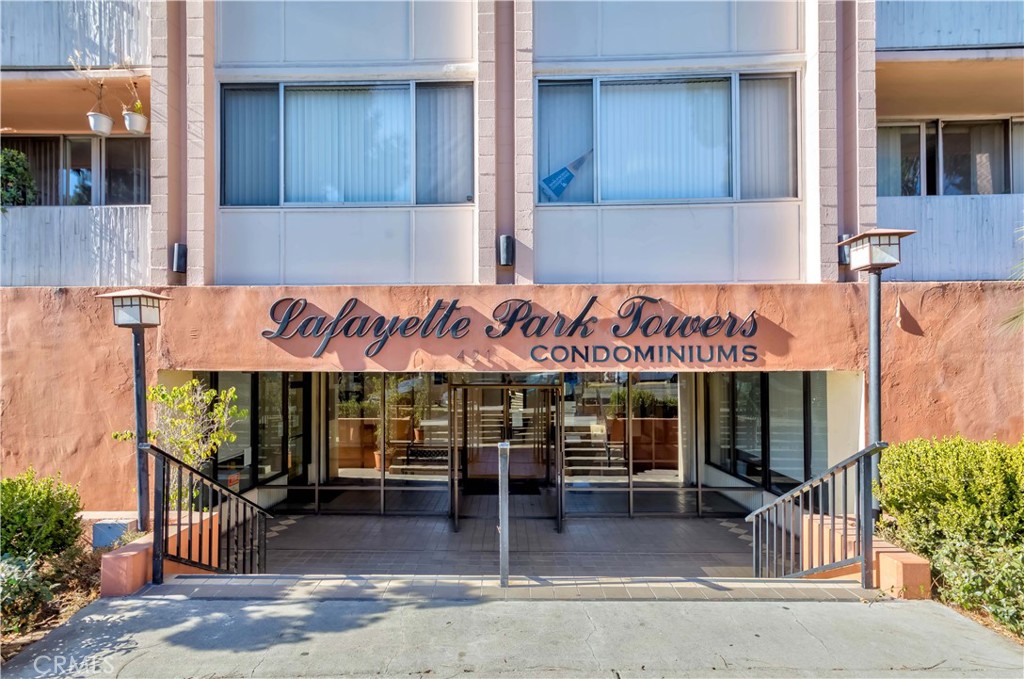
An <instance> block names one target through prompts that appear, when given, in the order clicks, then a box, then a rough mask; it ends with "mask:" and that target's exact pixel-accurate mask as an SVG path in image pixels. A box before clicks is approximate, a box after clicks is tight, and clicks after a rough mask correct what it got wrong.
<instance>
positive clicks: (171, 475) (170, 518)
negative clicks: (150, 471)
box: [140, 444, 271, 584]
mask: <svg viewBox="0 0 1024 679" xmlns="http://www.w3.org/2000/svg"><path fill="white" fill-rule="evenodd" d="M140 447H142V448H143V449H145V450H148V451H149V454H150V455H152V456H153V459H154V461H155V465H154V468H155V471H154V483H153V583H154V584H160V583H162V582H163V562H164V559H167V560H168V561H174V562H177V563H181V564H185V565H187V566H192V567H194V568H199V569H203V570H208V571H212V572H215V573H263V572H264V571H265V570H266V567H267V519H269V518H271V515H270V513H269V512H267V511H266V510H265V509H263V508H262V507H260V506H259V505H257V504H256V503H255V502H253V501H251V500H249V499H247V498H245V497H243V496H242V495H240V494H238V493H237V492H235V491H233V490H231V489H230V488H228V487H227V486H225V485H223V484H222V483H220V482H219V481H217V480H216V479H214V478H212V477H211V476H209V475H208V474H204V473H203V472H202V471H200V470H199V469H196V468H195V467H192V466H190V465H188V464H186V463H184V462H182V461H181V460H179V459H178V458H176V457H174V456H172V455H170V454H168V453H166V452H164V451H163V450H160V449H159V448H157V447H156V446H154V445H152V444H143V445H142V446H140Z"/></svg>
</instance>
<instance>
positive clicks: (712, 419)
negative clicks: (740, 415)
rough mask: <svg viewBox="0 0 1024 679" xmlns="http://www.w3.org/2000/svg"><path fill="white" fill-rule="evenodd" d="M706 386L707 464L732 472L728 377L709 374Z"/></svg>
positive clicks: (730, 410) (730, 408) (723, 374)
mask: <svg viewBox="0 0 1024 679" xmlns="http://www.w3.org/2000/svg"><path fill="white" fill-rule="evenodd" d="M705 379H706V381H707V385H708V390H707V396H708V399H707V400H708V402H707V404H706V405H705V407H706V408H707V412H708V414H707V417H708V462H710V463H711V464H713V465H717V466H719V467H721V468H722V469H724V470H726V471H731V470H732V425H731V424H730V419H731V416H732V415H731V413H732V405H731V404H730V399H729V375H728V374H727V373H711V374H708V375H707V376H706V377H705Z"/></svg>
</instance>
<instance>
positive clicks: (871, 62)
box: [856, 0, 878, 230]
mask: <svg viewBox="0 0 1024 679" xmlns="http://www.w3.org/2000/svg"><path fill="white" fill-rule="evenodd" d="M856 9H857V36H856V38H857V39H856V44H857V72H856V80H857V186H858V187H859V188H858V191H859V200H858V205H857V212H858V218H859V220H860V224H861V229H862V230H865V229H873V228H875V226H876V225H877V222H878V219H877V214H878V187H877V184H878V176H877V172H876V170H877V168H876V164H875V163H876V155H875V147H876V145H877V143H878V138H877V131H876V129H875V3H874V0H870V1H868V0H858V2H857V3H856Z"/></svg>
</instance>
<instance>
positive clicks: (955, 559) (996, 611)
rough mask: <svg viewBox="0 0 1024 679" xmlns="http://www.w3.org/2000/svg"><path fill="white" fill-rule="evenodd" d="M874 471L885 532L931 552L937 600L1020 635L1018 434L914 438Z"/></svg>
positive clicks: (1022, 513)
mask: <svg viewBox="0 0 1024 679" xmlns="http://www.w3.org/2000/svg"><path fill="white" fill-rule="evenodd" d="M879 473H880V477H881V482H882V487H881V489H880V490H879V501H880V503H881V506H882V511H883V519H882V524H881V526H880V531H881V533H882V534H883V536H885V537H888V538H890V539H892V540H893V541H894V542H896V543H898V544H900V545H902V546H903V547H905V548H906V549H909V550H911V551H913V552H916V553H918V554H921V555H923V556H926V557H928V558H929V559H931V561H932V569H933V571H934V574H935V576H936V581H937V583H938V593H939V596H940V597H941V598H942V599H944V600H946V601H949V602H951V603H955V604H958V605H960V606H963V607H964V608H966V609H968V610H977V609H982V610H985V611H987V612H988V613H989V614H991V615H992V617H993V618H995V619H996V620H999V621H1000V622H1001V623H1003V624H1004V625H1006V626H1007V627H1008V628H1010V629H1011V630H1013V631H1014V632H1016V633H1017V634H1022V635H1024V441H1021V442H1020V443H1018V444H1016V445H1008V444H1005V443H1001V442H999V441H969V440H967V439H964V438H962V437H960V436H955V437H948V438H944V439H942V440H931V441H929V440H926V439H915V440H913V441H907V442H906V443H900V444H897V445H894V446H892V447H891V448H889V449H887V450H886V451H885V452H884V453H883V454H882V457H881V462H880V463H879Z"/></svg>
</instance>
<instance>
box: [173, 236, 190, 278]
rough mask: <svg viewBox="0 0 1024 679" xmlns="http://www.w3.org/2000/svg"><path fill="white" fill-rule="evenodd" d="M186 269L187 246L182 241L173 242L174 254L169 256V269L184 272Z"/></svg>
mask: <svg viewBox="0 0 1024 679" xmlns="http://www.w3.org/2000/svg"><path fill="white" fill-rule="evenodd" d="M187 270H188V246H187V245H185V244H184V243H175V244H174V255H173V257H172V258H171V271H173V272H174V273H185V272H186V271H187Z"/></svg>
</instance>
